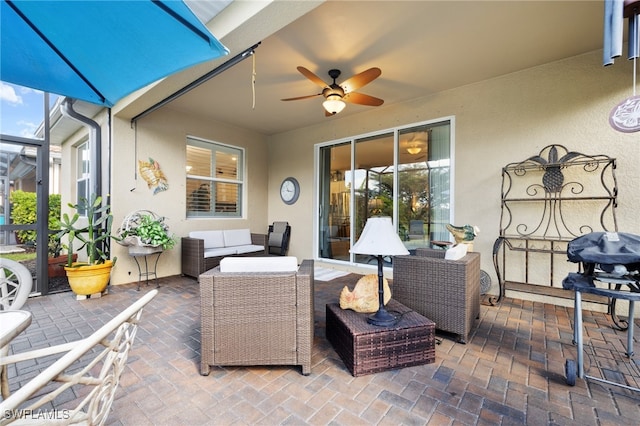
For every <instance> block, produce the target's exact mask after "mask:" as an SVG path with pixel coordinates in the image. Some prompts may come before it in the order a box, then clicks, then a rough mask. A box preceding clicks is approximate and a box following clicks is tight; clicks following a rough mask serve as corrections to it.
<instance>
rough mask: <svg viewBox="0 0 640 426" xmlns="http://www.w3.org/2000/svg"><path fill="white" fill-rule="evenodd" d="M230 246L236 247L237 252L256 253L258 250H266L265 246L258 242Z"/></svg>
mask: <svg viewBox="0 0 640 426" xmlns="http://www.w3.org/2000/svg"><path fill="white" fill-rule="evenodd" d="M228 248H232V249H235V251H236V254H245V253H254V252H257V251H262V252H264V246H259V245H257V244H246V245H243V246H233V247H228Z"/></svg>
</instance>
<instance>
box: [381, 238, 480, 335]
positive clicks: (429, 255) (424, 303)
mask: <svg viewBox="0 0 640 426" xmlns="http://www.w3.org/2000/svg"><path fill="white" fill-rule="evenodd" d="M444 255H445V250H433V249H427V248H420V249H417V250H416V255H415V256H395V257H394V258H393V298H394V299H396V300H397V301H398V302H400V303H402V304H403V305H405V306H407V307H409V308H411V309H413V310H415V311H416V312H418V313H420V314H421V315H424V316H425V317H427V318H429V319H430V320H432V321H434V322H435V323H436V328H437V329H438V330H442V331H447V332H450V333H455V334H456V335H457V336H458V341H459V342H461V343H466V341H467V340H468V338H469V332H470V331H471V328H472V327H473V323H474V321H475V320H476V319H477V318H478V316H479V315H480V254H479V253H474V252H470V253H467V255H466V256H464V257H463V258H462V259H460V260H445V259H444Z"/></svg>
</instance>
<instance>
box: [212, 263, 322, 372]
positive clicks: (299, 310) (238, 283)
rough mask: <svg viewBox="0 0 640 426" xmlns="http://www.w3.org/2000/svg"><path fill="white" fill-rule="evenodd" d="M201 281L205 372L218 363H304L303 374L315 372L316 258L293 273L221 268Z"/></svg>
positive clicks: (243, 364)
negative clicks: (312, 364)
mask: <svg viewBox="0 0 640 426" xmlns="http://www.w3.org/2000/svg"><path fill="white" fill-rule="evenodd" d="M254 259H259V258H254ZM199 282H200V309H201V333H202V336H201V339H200V344H201V352H200V354H201V357H202V358H201V365H200V372H201V374H202V375H208V374H209V372H210V366H214V365H217V366H223V365H224V366H229V365H242V366H248V365H300V366H301V367H302V374H304V375H308V374H309V373H310V372H311V347H312V344H313V326H314V324H313V314H314V306H313V260H304V261H303V262H302V264H301V265H300V267H299V268H298V270H297V271H291V272H220V267H219V266H218V267H216V268H214V269H213V270H210V271H207V272H205V273H204V274H202V275H200V278H199Z"/></svg>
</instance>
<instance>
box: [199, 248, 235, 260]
mask: <svg viewBox="0 0 640 426" xmlns="http://www.w3.org/2000/svg"><path fill="white" fill-rule="evenodd" d="M236 252H237V250H236V248H235V247H218V248H212V249H205V250H204V257H205V258H207V257H220V256H233V255H234V254H236Z"/></svg>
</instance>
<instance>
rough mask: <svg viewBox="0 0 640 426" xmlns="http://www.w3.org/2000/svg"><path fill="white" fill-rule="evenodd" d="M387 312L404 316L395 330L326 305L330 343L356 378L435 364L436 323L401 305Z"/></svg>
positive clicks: (391, 305)
mask: <svg viewBox="0 0 640 426" xmlns="http://www.w3.org/2000/svg"><path fill="white" fill-rule="evenodd" d="M386 307H387V310H388V311H390V312H394V313H399V314H400V315H401V319H400V321H399V322H398V323H397V324H396V325H393V326H389V327H378V326H375V325H371V324H369V323H368V322H367V318H368V317H369V315H370V314H362V313H358V312H355V311H352V310H350V309H341V308H340V305H339V304H337V303H330V304H328V305H327V307H326V310H327V340H329V342H330V343H331V344H332V345H333V347H334V349H335V350H336V352H337V353H338V355H339V356H340V358H341V359H342V361H343V362H344V364H345V366H346V367H347V368H348V369H349V371H350V372H351V374H352V375H353V376H355V377H357V376H361V375H365V374H372V373H378V372H381V371H386V370H394V369H397V368H404V367H410V366H414V365H422V364H430V363H433V362H435V358H436V349H435V335H434V333H435V323H434V322H433V321H431V320H430V319H427V318H425V317H423V316H422V315H420V314H419V313H417V312H415V311H413V310H411V309H409V308H407V307H406V306H404V305H403V304H401V303H400V302H397V301H395V300H393V299H392V300H390V301H389V303H387V305H386Z"/></svg>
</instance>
